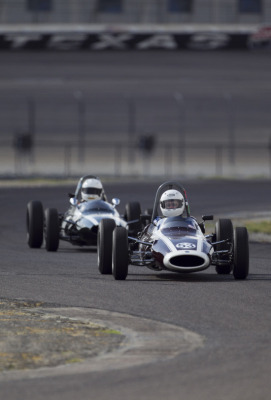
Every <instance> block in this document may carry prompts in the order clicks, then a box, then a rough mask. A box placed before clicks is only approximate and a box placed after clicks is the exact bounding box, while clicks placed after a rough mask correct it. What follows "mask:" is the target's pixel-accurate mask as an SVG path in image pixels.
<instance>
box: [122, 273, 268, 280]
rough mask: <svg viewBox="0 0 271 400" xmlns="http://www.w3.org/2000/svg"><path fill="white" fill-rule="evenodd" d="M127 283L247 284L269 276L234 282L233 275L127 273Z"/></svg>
mask: <svg viewBox="0 0 271 400" xmlns="http://www.w3.org/2000/svg"><path fill="white" fill-rule="evenodd" d="M127 280H129V281H171V282H195V283H198V282H247V281H252V280H260V281H264V280H267V281H269V280H271V274H266V275H264V274H249V275H248V277H247V279H245V280H236V279H234V277H233V275H232V274H230V275H220V274H216V273H214V274H206V273H205V274H204V273H193V274H185V273H183V274H182V273H177V274H176V273H174V272H173V273H159V274H157V273H154V274H135V273H128V276H127Z"/></svg>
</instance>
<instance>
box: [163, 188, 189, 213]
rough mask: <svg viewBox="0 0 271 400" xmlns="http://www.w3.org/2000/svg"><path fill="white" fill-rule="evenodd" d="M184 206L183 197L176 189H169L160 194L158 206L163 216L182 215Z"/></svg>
mask: <svg viewBox="0 0 271 400" xmlns="http://www.w3.org/2000/svg"><path fill="white" fill-rule="evenodd" d="M184 207H185V201H184V197H183V195H182V194H181V193H180V192H179V191H178V190H174V189H170V190H167V191H166V192H164V193H163V194H162V196H161V199H160V208H161V211H162V214H163V216H164V217H177V216H179V215H182V214H183V212H184Z"/></svg>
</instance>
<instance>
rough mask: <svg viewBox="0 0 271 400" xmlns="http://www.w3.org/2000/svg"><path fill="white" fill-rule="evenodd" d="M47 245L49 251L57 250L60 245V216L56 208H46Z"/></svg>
mask: <svg viewBox="0 0 271 400" xmlns="http://www.w3.org/2000/svg"><path fill="white" fill-rule="evenodd" d="M45 246H46V250H47V251H57V249H58V246H59V218H58V212H57V210H56V209H55V208H47V209H46V210H45Z"/></svg>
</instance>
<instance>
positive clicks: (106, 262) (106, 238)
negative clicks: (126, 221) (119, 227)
mask: <svg viewBox="0 0 271 400" xmlns="http://www.w3.org/2000/svg"><path fill="white" fill-rule="evenodd" d="M115 227H116V223H115V221H114V220H113V219H109V218H108V219H106V218H105V219H102V220H101V222H100V224H99V230H98V240H97V255H98V268H99V271H100V273H101V274H103V275H106V274H107V275H111V274H112V236H113V230H114V229H115Z"/></svg>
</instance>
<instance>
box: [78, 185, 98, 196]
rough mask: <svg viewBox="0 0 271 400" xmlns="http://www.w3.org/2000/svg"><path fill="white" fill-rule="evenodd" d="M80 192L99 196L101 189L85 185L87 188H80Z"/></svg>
mask: <svg viewBox="0 0 271 400" xmlns="http://www.w3.org/2000/svg"><path fill="white" fill-rule="evenodd" d="M82 193H84V194H96V195H98V196H101V193H102V189H97V188H93V187H87V188H82Z"/></svg>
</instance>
